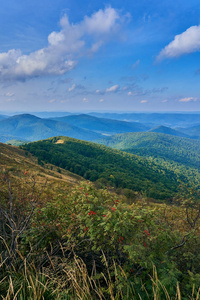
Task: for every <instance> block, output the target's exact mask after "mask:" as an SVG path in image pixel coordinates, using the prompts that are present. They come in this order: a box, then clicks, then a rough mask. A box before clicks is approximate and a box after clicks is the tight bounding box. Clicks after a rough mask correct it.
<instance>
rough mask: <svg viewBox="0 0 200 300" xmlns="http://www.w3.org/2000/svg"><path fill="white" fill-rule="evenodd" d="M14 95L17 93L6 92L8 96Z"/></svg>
mask: <svg viewBox="0 0 200 300" xmlns="http://www.w3.org/2000/svg"><path fill="white" fill-rule="evenodd" d="M14 95H15V93H10V92H8V93H6V94H5V96H6V97H13V96H14Z"/></svg>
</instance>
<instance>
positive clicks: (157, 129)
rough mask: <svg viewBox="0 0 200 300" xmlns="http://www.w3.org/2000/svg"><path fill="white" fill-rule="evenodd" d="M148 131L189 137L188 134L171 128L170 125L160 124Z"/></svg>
mask: <svg viewBox="0 0 200 300" xmlns="http://www.w3.org/2000/svg"><path fill="white" fill-rule="evenodd" d="M149 132H157V133H164V134H170V135H174V136H179V137H185V138H190V136H189V135H187V134H185V133H183V132H180V131H178V130H175V129H172V128H170V127H166V126H162V125H161V126H157V127H155V128H152V129H150V130H149Z"/></svg>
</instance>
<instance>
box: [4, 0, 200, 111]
mask: <svg viewBox="0 0 200 300" xmlns="http://www.w3.org/2000/svg"><path fill="white" fill-rule="evenodd" d="M199 82H200V4H199V1H197V0H195V1H194V0H191V1H186V0H174V1H171V0H168V1H166V0H164V1H157V0H156V1H155V0H152V1H148V0H140V1H138V0H135V1H130V0H124V1H122V0H120V1H119V0H115V1H109V2H107V1H105V2H104V1H99V0H96V1H88V0H85V1H80V0H79V1H76V0H73V1H71V0H65V1H64V0H57V1H53V0H48V1H47V0H40V1H38V0H35V1H29V0H19V1H16V0H7V1H2V2H1V8H0V111H30V112H31V111H79V112H80V111H84V112H85V111H200V93H199V90H200V88H199V87H200V84H199Z"/></svg>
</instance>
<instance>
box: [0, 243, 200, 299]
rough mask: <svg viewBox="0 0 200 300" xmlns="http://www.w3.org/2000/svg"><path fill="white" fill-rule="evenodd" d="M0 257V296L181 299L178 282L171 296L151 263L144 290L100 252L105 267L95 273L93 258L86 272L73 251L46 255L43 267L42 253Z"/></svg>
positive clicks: (141, 283)
mask: <svg viewBox="0 0 200 300" xmlns="http://www.w3.org/2000/svg"><path fill="white" fill-rule="evenodd" d="M62 251H64V249H62ZM74 254H75V253H74ZM0 258H1V264H0V274H1V278H0V291H1V292H0V296H1V299H3V300H14V299H16V300H17V299H19V300H32V299H34V300H40V299H48V300H49V299H55V300H62V299H63V300H69V299H70V300H71V299H74V300H88V299H91V300H97V299H98V300H107V299H110V300H120V299H123V300H141V299H142V300H143V299H144V300H145V299H152V300H181V299H182V295H181V291H180V288H179V283H178V282H177V290H176V296H175V297H171V296H170V294H169V293H168V291H167V289H166V288H165V286H163V285H162V283H161V282H160V281H159V278H158V275H157V270H156V268H155V266H153V276H152V277H151V286H150V287H148V291H147V288H146V285H145V283H143V282H140V287H139V289H138V284H137V286H136V284H135V283H134V281H130V279H128V278H127V276H126V273H125V272H124V270H123V269H122V268H121V267H120V266H117V264H116V263H115V262H114V261H113V264H112V266H111V267H110V266H108V262H107V261H106V258H105V256H104V255H103V260H104V264H105V267H106V268H105V272H104V273H101V274H97V271H96V266H95V262H94V265H93V269H92V272H91V274H89V273H88V271H87V267H86V265H85V263H84V262H83V261H82V260H81V259H80V258H78V257H76V255H74V256H73V259H71V258H70V259H69V258H67V257H65V256H63V257H56V256H50V255H48V263H46V266H45V267H44V266H43V267H41V265H40V264H41V262H42V260H43V259H44V257H42V259H41V258H40V259H39V260H38V261H36V260H35V261H34V259H32V260H31V261H28V260H27V259H26V258H24V257H23V256H22V255H21V254H20V253H19V256H18V258H16V259H15V260H14V261H13V263H12V264H11V265H7V263H6V261H5V260H4V261H3V257H2V256H1V257H0ZM45 258H46V256H45ZM39 262H40V263H39ZM19 266H20V267H19ZM39 266H40V267H39ZM184 299H185V298H184ZM188 299H190V300H199V299H200V288H199V290H198V292H197V293H196V294H195V293H194V287H193V290H192V291H191V297H189V298H188Z"/></svg>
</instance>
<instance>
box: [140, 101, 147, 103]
mask: <svg viewBox="0 0 200 300" xmlns="http://www.w3.org/2000/svg"><path fill="white" fill-rule="evenodd" d="M147 102H148V101H147V100H141V101H140V103H147Z"/></svg>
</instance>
